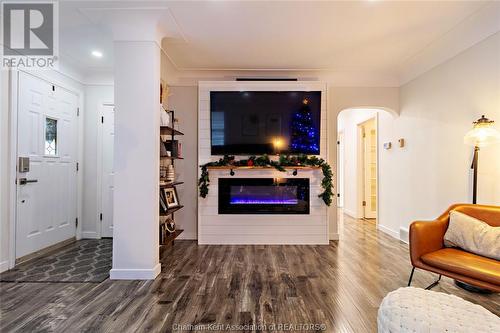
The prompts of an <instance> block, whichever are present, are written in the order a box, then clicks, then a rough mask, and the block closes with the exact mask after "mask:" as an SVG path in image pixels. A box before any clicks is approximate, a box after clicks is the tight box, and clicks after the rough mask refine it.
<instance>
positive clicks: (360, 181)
mask: <svg viewBox="0 0 500 333" xmlns="http://www.w3.org/2000/svg"><path fill="white" fill-rule="evenodd" d="M371 120H373V121H375V129H376V134H377V136H376V141H377V145H376V151H375V154H376V161H377V181H376V188H375V192H376V193H377V204H376V206H377V212H376V214H375V215H376V217H375V218H376V223H377V224H378V216H379V213H378V210H379V202H380V200H379V199H380V197H379V186H378V184H379V180H380V179H379V169H380V168H379V154H378V153H379V128H378V123H379V121H378V112H377V113H376V114H375V115H374V116H373V117H370V118H368V119H365V120H363V121H362V122H360V123H358V124H356V126H357V129H356V130H357V145H356V156H357V168H356V169H357V170H356V174H357V177H356V179H357V182H356V183H357V184H356V188H357V193H358V194H357V212H356V215H357V216H358V217H360V218H364V216H365V215H364V207H363V204H362V201H363V200H364V196H365V194H364V178H365V175H364V156H363V151H364V148H363V138H362V133H361V126H362V125H363V124H364V123H366V122H368V121H371ZM361 161H362V163H360V162H361Z"/></svg>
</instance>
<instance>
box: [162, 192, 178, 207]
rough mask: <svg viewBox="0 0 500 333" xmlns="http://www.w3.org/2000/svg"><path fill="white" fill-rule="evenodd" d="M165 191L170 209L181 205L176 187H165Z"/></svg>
mask: <svg viewBox="0 0 500 333" xmlns="http://www.w3.org/2000/svg"><path fill="white" fill-rule="evenodd" d="M163 193H164V195H165V201H166V204H167V208H168V209H171V208H175V207H179V199H178V196H177V190H176V189H175V187H168V188H165V189H163Z"/></svg>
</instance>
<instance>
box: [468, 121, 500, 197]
mask: <svg viewBox="0 0 500 333" xmlns="http://www.w3.org/2000/svg"><path fill="white" fill-rule="evenodd" d="M493 123H494V121H493V120H490V119H488V118H486V117H485V116H484V115H483V116H481V118H479V119H478V120H476V121H475V122H473V124H474V126H473V127H472V129H471V130H470V131H469V132H467V134H465V137H464V143H465V144H468V145H470V146H473V147H474V157H473V158H472V166H471V169H472V170H473V171H474V177H473V183H472V203H473V204H476V203H477V168H478V162H479V149H480V148H481V147H485V146H489V145H492V144H495V143H500V132H499V131H498V130H496V129H495V128H494V127H493Z"/></svg>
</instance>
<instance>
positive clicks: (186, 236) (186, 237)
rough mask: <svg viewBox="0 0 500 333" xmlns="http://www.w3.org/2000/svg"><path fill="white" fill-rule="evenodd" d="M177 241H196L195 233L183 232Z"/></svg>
mask: <svg viewBox="0 0 500 333" xmlns="http://www.w3.org/2000/svg"><path fill="white" fill-rule="evenodd" d="M177 239H179V240H183V239H184V240H196V239H198V235H197V234H196V233H195V232H183V233H182V234H181V235H180V236H179V238H177Z"/></svg>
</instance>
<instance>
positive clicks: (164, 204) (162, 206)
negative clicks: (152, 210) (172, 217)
mask: <svg viewBox="0 0 500 333" xmlns="http://www.w3.org/2000/svg"><path fill="white" fill-rule="evenodd" d="M167 210H168V207H167V201H166V200H165V194H162V192H161V191H160V211H161V212H162V213H166V212H167Z"/></svg>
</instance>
